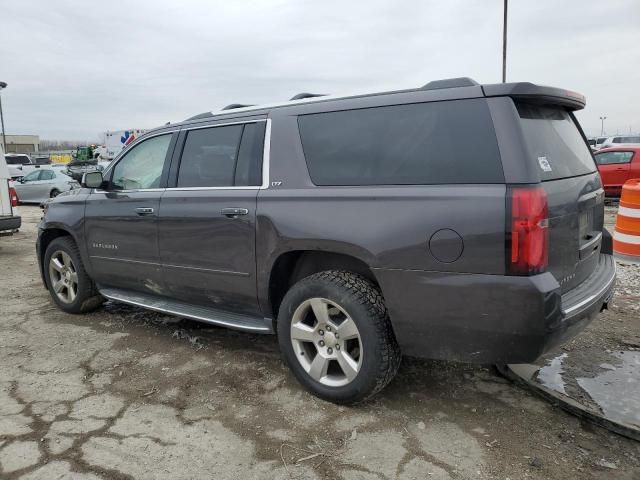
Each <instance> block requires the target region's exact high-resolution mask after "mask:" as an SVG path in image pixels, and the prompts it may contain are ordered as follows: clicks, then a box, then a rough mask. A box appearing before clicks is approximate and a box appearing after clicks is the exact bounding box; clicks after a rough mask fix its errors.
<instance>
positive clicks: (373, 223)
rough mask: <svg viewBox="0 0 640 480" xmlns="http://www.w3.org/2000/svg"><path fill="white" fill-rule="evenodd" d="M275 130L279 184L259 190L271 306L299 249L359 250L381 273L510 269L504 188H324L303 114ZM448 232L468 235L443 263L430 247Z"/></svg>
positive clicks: (264, 277)
mask: <svg viewBox="0 0 640 480" xmlns="http://www.w3.org/2000/svg"><path fill="white" fill-rule="evenodd" d="M271 128H272V136H271V152H270V181H271V186H270V188H268V189H266V190H261V191H260V193H259V195H258V209H257V219H256V220H257V246H256V249H257V262H258V293H259V298H260V301H261V306H262V308H263V309H264V310H265V311H267V310H268V282H269V275H270V272H271V268H272V266H273V264H274V263H275V261H276V260H277V258H278V257H279V256H280V255H281V254H283V253H286V252H287V251H292V250H319V251H328V252H336V253H342V254H347V255H351V256H354V257H356V258H359V259H360V260H362V261H364V262H365V263H367V264H368V265H369V266H370V267H371V268H372V269H374V274H375V275H376V276H378V273H376V270H394V269H398V270H418V271H435V272H454V273H474V272H476V273H488V274H496V275H500V274H504V271H505V253H504V241H505V239H504V231H505V186H504V185H424V186H402V187H398V186H361V187H316V186H314V185H313V183H312V182H311V180H310V177H309V173H308V170H307V167H306V162H305V159H304V155H303V150H302V145H301V143H300V137H299V133H298V124H297V121H296V114H295V113H287V112H286V111H285V110H284V109H283V111H281V112H277V113H275V114H273V115H272V127H271ZM441 229H451V230H454V231H455V232H457V234H458V235H459V237H460V238H461V240H460V241H459V242H460V245H461V247H462V252H461V255H460V257H459V258H458V259H457V260H455V261H453V262H443V261H440V260H438V259H437V258H436V257H434V255H433V254H432V253H431V251H430V249H429V241H430V239H431V238H432V236H433V235H434V233H436V232H438V231H439V230H441ZM451 241H452V242H454V243H457V242H458V240H451ZM446 242H447V240H445V243H446ZM452 247H454V248H455V247H456V245H452ZM444 248H445V250H446V249H447V248H448V247H447V245H444ZM383 293H384V292H383Z"/></svg>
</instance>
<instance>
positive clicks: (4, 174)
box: [0, 145, 22, 236]
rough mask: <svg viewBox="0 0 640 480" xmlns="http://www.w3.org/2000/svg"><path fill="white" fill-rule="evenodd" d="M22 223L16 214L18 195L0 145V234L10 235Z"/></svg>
mask: <svg viewBox="0 0 640 480" xmlns="http://www.w3.org/2000/svg"><path fill="white" fill-rule="evenodd" d="M21 225H22V219H21V218H20V215H19V214H18V197H17V196H16V191H15V189H14V188H13V180H11V175H10V174H9V167H8V166H7V162H6V161H5V157H4V152H3V150H2V145H0V236H5V235H12V234H13V233H14V232H16V231H17V230H18V229H19V228H20V226H21Z"/></svg>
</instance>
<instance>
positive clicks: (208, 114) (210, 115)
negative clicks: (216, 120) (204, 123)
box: [185, 112, 213, 122]
mask: <svg viewBox="0 0 640 480" xmlns="http://www.w3.org/2000/svg"><path fill="white" fill-rule="evenodd" d="M207 117H213V113H211V112H204V113H199V114H198V115H194V116H193V117H189V118H187V119H186V120H185V122H188V121H190V120H199V119H201V118H207Z"/></svg>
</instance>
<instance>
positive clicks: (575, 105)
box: [482, 82, 587, 110]
mask: <svg viewBox="0 0 640 480" xmlns="http://www.w3.org/2000/svg"><path fill="white" fill-rule="evenodd" d="M482 91H483V92H484V96H485V97H511V98H513V99H520V100H524V101H526V102H529V103H539V104H546V105H561V106H563V107H566V108H568V109H569V110H582V109H583V108H584V107H585V105H586V104H587V101H586V99H585V98H584V95H582V94H580V93H578V92H572V91H571V90H564V89H562V88H554V87H544V86H541V85H535V84H533V83H529V82H518V83H494V84H491V85H482Z"/></svg>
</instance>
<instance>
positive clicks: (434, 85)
mask: <svg viewBox="0 0 640 480" xmlns="http://www.w3.org/2000/svg"><path fill="white" fill-rule="evenodd" d="M477 85H480V84H479V83H478V82H476V81H475V80H474V79H472V78H469V77H457V78H445V79H444V80H432V81H431V82H429V83H427V84H426V85H424V86H423V87H422V88H421V90H440V89H441V88H458V87H475V86H477Z"/></svg>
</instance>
